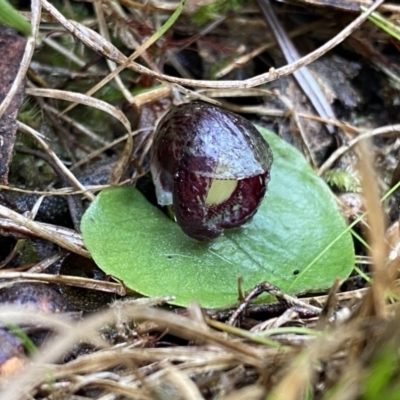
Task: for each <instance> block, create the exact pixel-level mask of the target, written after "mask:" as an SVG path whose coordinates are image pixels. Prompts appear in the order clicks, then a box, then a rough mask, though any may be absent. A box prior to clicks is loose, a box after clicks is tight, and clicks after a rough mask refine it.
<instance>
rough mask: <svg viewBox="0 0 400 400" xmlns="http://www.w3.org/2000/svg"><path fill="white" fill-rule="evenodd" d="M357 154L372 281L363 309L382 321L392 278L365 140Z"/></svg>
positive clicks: (377, 191)
mask: <svg viewBox="0 0 400 400" xmlns="http://www.w3.org/2000/svg"><path fill="white" fill-rule="evenodd" d="M357 153H358V157H359V171H360V177H361V187H362V193H363V197H364V202H365V209H366V211H367V214H368V224H369V226H370V229H369V230H368V232H367V234H368V238H369V244H370V248H371V257H372V261H373V265H372V267H373V282H372V286H371V290H370V292H369V296H368V297H367V299H366V300H365V301H364V303H363V306H364V312H366V313H367V315H369V314H372V315H377V316H378V317H382V318H383V317H385V316H386V314H387V309H386V293H385V292H386V289H388V287H389V285H390V284H391V283H392V282H391V280H392V279H393V277H389V276H388V274H387V269H386V261H387V256H388V248H387V244H386V242H385V222H384V216H383V211H382V206H381V202H380V196H379V190H378V185H377V179H376V175H375V171H374V168H373V164H372V160H373V158H372V156H371V152H370V150H369V148H368V147H367V144H366V143H365V141H362V142H360V143H359V144H358V148H357ZM390 278H391V279H390Z"/></svg>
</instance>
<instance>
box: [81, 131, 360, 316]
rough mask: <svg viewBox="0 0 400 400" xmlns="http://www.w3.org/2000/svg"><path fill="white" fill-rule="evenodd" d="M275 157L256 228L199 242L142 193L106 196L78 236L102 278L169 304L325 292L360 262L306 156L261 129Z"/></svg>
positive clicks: (227, 302) (212, 304)
mask: <svg viewBox="0 0 400 400" xmlns="http://www.w3.org/2000/svg"><path fill="white" fill-rule="evenodd" d="M258 129H259V130H260V132H261V133H262V134H263V135H264V137H265V138H266V140H267V141H268V143H269V145H270V147H271V149H272V152H273V154H274V162H273V165H272V169H271V180H270V182H269V184H268V191H267V195H266V198H265V200H264V202H263V203H262V205H261V206H260V208H259V210H258V212H257V214H256V215H255V216H254V218H253V219H252V221H251V222H249V223H248V224H246V225H245V226H243V227H241V228H237V229H232V230H230V231H225V234H224V235H222V236H221V237H219V238H217V239H215V240H213V241H211V242H209V243H202V242H197V241H196V240H194V239H191V238H189V237H188V236H186V235H185V234H184V233H183V232H182V231H181V229H180V228H179V226H178V225H177V224H176V223H174V222H173V221H172V220H170V219H169V218H168V217H167V216H166V215H165V214H164V213H162V212H161V211H160V210H159V209H157V208H156V207H154V206H152V205H151V204H150V203H148V202H147V200H146V199H145V198H144V197H143V195H142V194H141V193H140V192H138V191H137V190H136V189H133V188H130V187H125V188H115V189H108V190H105V191H103V192H102V193H100V194H99V195H98V196H97V197H96V199H95V201H94V202H93V203H92V204H91V206H90V207H89V209H88V210H87V211H86V213H85V215H84V216H83V219H82V225H81V229H82V235H83V239H84V242H85V245H86V247H87V248H88V250H89V251H90V253H91V255H92V257H93V258H94V260H95V261H96V263H97V264H98V266H99V267H100V268H101V269H103V270H104V271H105V272H106V273H108V274H111V275H113V276H115V277H117V278H119V279H121V280H122V281H123V282H124V283H125V284H126V285H127V286H128V287H129V288H131V289H133V290H134V291H136V292H139V293H141V294H143V295H146V296H164V295H173V296H175V301H173V302H172V303H173V304H177V305H182V306H185V305H187V304H188V303H190V302H192V301H198V302H199V303H200V304H201V305H202V306H203V307H210V308H211V307H223V306H228V305H232V304H234V303H236V302H237V299H238V289H237V287H238V277H242V278H243V288H244V289H245V290H248V289H250V288H252V287H253V286H254V285H256V284H258V283H261V282H263V281H268V282H269V283H272V284H274V285H276V286H278V287H279V288H280V289H281V290H283V291H285V292H287V293H290V294H299V293H302V292H308V291H316V290H322V289H326V288H327V287H329V286H330V285H331V284H332V282H333V280H334V279H335V278H336V277H341V278H346V277H347V276H348V275H349V273H350V272H351V270H352V268H353V265H354V250H353V242H352V238H351V235H350V233H349V230H348V229H347V226H346V224H345V222H344V220H343V219H342V217H341V215H340V214H339V211H338V210H337V207H336V203H335V201H334V198H333V196H332V194H331V192H330V190H329V188H328V187H327V186H326V184H325V183H324V182H323V181H322V180H321V179H320V178H319V177H318V176H317V175H316V174H315V173H314V171H313V170H312V169H311V168H310V166H309V165H308V163H307V162H306V160H305V159H304V157H303V156H302V154H301V153H300V152H298V151H297V150H296V149H295V148H293V147H292V146H290V145H288V144H287V143H285V142H284V141H283V140H281V139H280V138H279V137H278V136H276V135H275V134H273V133H272V132H269V131H267V130H265V129H262V128H258Z"/></svg>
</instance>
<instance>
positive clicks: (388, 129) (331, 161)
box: [318, 124, 400, 175]
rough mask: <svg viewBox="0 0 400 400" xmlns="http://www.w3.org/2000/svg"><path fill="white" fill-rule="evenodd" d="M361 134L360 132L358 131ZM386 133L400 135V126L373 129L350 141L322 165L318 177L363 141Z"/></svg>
mask: <svg viewBox="0 0 400 400" xmlns="http://www.w3.org/2000/svg"><path fill="white" fill-rule="evenodd" d="M358 132H360V130H358ZM386 133H400V124H396V125H387V126H382V127H381V128H377V129H373V130H371V131H368V132H365V133H361V134H360V135H359V136H357V137H355V138H354V139H352V140H350V141H349V142H348V143H346V144H344V145H343V146H341V147H339V148H338V149H337V150H335V151H334V152H333V153H332V154H331V156H330V157H329V158H328V159H327V160H326V161H325V162H324V163H323V164H322V165H321V167H320V168H319V170H318V175H322V174H323V173H324V172H325V171H326V170H328V169H329V168H330V167H331V166H332V165H333V164H334V163H335V162H336V161H337V160H338V159H339V158H340V157H341V156H342V155H343V154H344V153H346V152H347V151H348V150H350V149H351V148H352V147H354V146H355V145H356V144H357V143H359V142H360V141H361V140H365V139H368V138H370V137H373V136H377V135H384V134H386Z"/></svg>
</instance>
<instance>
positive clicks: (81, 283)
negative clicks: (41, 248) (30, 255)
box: [0, 271, 126, 296]
mask: <svg viewBox="0 0 400 400" xmlns="http://www.w3.org/2000/svg"><path fill="white" fill-rule="evenodd" d="M0 277H1V279H14V280H17V281H18V280H20V279H22V280H31V281H36V282H48V283H59V284H63V285H68V286H75V287H81V288H86V289H93V290H99V291H102V292H108V293H116V294H118V295H119V296H125V294H126V290H125V287H124V286H123V285H122V284H120V283H113V282H106V281H99V280H96V279H90V278H82V277H80V276H69V275H51V274H35V273H31V272H9V271H3V272H0Z"/></svg>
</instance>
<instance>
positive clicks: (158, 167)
mask: <svg viewBox="0 0 400 400" xmlns="http://www.w3.org/2000/svg"><path fill="white" fill-rule="evenodd" d="M272 159H273V157H272V152H271V150H270V148H269V146H268V143H267V142H266V141H265V140H264V139H263V137H262V136H261V134H260V133H259V132H258V131H257V129H256V128H255V127H254V126H253V125H252V124H251V123H250V122H249V121H247V120H246V119H245V118H243V117H241V116H240V115H237V114H234V113H232V112H229V111H226V110H223V109H220V108H218V107H215V106H212V105H209V104H205V103H198V102H194V103H189V104H183V105H180V106H178V107H174V108H172V109H171V110H170V111H169V112H168V113H167V114H166V115H165V116H164V118H163V119H162V120H161V121H160V124H159V125H158V128H157V131H156V133H155V137H154V142H153V148H152V159H151V172H152V176H153V181H154V184H155V186H156V192H157V199H158V203H159V204H160V205H171V204H172V206H173V210H174V212H175V217H176V221H177V222H178V224H179V226H180V227H181V228H182V230H183V231H184V232H185V233H186V234H187V235H189V236H191V237H193V238H195V239H198V240H203V241H205V240H210V239H213V238H215V237H217V236H219V235H220V234H221V233H222V232H223V230H224V229H226V228H234V227H238V226H241V225H242V224H244V223H245V222H247V221H248V220H249V219H250V218H251V217H252V216H253V215H254V214H255V213H256V211H257V209H258V207H259V205H260V204H261V201H262V200H263V198H264V195H265V192H266V190H267V183H268V180H269V171H270V168H271V164H272Z"/></svg>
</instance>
